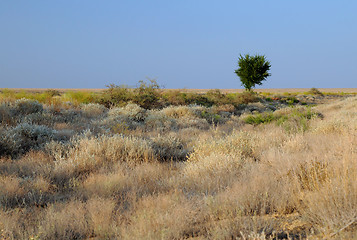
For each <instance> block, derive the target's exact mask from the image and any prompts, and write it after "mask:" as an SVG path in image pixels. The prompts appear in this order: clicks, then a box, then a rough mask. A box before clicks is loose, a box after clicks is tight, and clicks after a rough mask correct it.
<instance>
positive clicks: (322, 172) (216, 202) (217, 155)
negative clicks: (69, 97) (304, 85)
mask: <svg viewBox="0 0 357 240" xmlns="http://www.w3.org/2000/svg"><path fill="white" fill-rule="evenodd" d="M26 104H28V102H26ZM30 104H31V103H30ZM3 108H4V109H3V110H4V111H5V112H6V113H9V114H10V113H11V111H12V110H11V111H10V110H9V109H12V107H11V106H4V107H3ZM356 109H357V98H356V97H354V98H348V99H344V100H339V101H338V102H332V103H330V104H326V105H319V106H317V107H315V108H314V109H313V111H316V112H319V113H321V114H322V115H323V118H312V119H306V122H305V123H304V124H306V125H304V131H300V130H298V131H290V130H287V129H286V128H285V126H283V125H277V124H275V123H267V124H260V125H257V126H251V125H247V124H245V123H244V121H243V120H242V119H243V118H244V116H242V117H238V116H233V117H227V119H225V121H223V122H221V123H220V124H218V125H214V124H212V125H211V124H209V123H208V122H207V119H205V118H204V116H206V115H204V114H203V115H204V116H203V115H202V112H203V110H204V111H206V110H207V108H203V107H196V106H194V107H170V108H166V109H163V110H160V111H159V110H143V109H142V108H140V107H138V106H136V105H129V107H127V108H118V109H112V110H109V111H107V110H106V109H104V108H102V107H100V106H97V105H90V106H80V108H79V109H60V110H59V112H57V113H56V114H57V115H55V114H54V112H47V113H48V114H50V113H51V114H53V116H56V117H54V118H53V119H55V120H53V121H54V122H53V125H51V126H56V128H58V130H63V129H66V130H68V131H72V133H71V137H70V139H62V140H58V138H57V135H56V134H58V133H57V132H53V134H54V135H53V137H52V138H51V139H49V140H46V141H44V142H43V141H42V142H41V145H36V147H33V148H31V146H35V145H33V144H32V145H31V143H33V141H32V140H31V138H24V139H23V141H27V142H26V146H30V149H29V151H27V152H23V153H21V154H20V153H19V154H16V155H13V156H11V155H6V154H5V155H4V156H3V157H2V158H1V159H0V239H88V238H92V239H333V238H335V239H356V235H357V222H356V218H357V181H356V180H357V162H356V161H357V147H356V146H357V111H356ZM41 111H44V112H46V111H48V109H47V107H46V106H44V107H43V109H42V110H41ZM51 111H52V110H51ZM278 113H279V114H282V115H284V114H286V116H287V117H289V116H290V115H288V114H290V113H291V110H284V111H283V110H282V111H279V112H278ZM26 114H27V115H28V113H26ZM212 114H213V113H212ZM4 116H5V117H6V115H4ZM4 119H5V120H4V122H7V120H6V118H4ZM76 119H77V120H78V119H83V123H82V125H80V124H79V123H76V121H77V120H76ZM123 119H125V121H128V126H129V127H128V128H126V129H125V131H124V129H123V131H122V132H121V133H120V134H117V133H115V132H113V130H112V129H111V128H109V127H108V126H110V124H111V123H117V122H118V121H121V120H123ZM129 121H131V122H129ZM201 121H206V122H205V123H204V124H203V123H202V122H201ZM304 121H305V120H304ZM190 122H192V125H190ZM13 124H15V123H13ZM108 124H109V125H108ZM289 124H295V122H294V121H292V122H290V123H289ZM296 124H297V125H296V126H297V127H296V128H294V125H289V126H292V127H293V128H294V129H299V128H298V126H299V125H298V124H299V123H297V122H296ZM15 125H16V124H15ZM51 126H48V128H49V129H52V127H51ZM14 127H16V126H5V125H3V128H4V129H5V128H6V129H7V128H8V129H12V128H14ZM305 127H306V128H305ZM157 128H158V129H157ZM56 131H57V130H56ZM3 134H5V132H4V133H3ZM4 136H6V135H4ZM36 141H37V140H36Z"/></svg>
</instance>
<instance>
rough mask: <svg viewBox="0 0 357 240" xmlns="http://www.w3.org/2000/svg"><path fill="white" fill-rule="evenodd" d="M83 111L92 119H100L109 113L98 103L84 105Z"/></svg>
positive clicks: (82, 106)
mask: <svg viewBox="0 0 357 240" xmlns="http://www.w3.org/2000/svg"><path fill="white" fill-rule="evenodd" d="M81 109H82V112H83V113H84V115H85V116H86V117H91V118H93V117H99V116H101V115H102V114H103V113H105V112H106V111H107V109H106V108H105V107H104V106H103V105H100V104H97V103H88V104H82V105H81Z"/></svg>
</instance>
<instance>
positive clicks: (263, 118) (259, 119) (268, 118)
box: [243, 113, 275, 125]
mask: <svg viewBox="0 0 357 240" xmlns="http://www.w3.org/2000/svg"><path fill="white" fill-rule="evenodd" d="M274 120H275V117H274V115H273V113H259V114H254V115H249V116H247V117H245V118H244V119H243V121H244V122H246V123H248V124H253V125H259V124H262V123H263V124H264V123H270V122H272V121H274Z"/></svg>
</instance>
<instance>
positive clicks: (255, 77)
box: [235, 54, 271, 91]
mask: <svg viewBox="0 0 357 240" xmlns="http://www.w3.org/2000/svg"><path fill="white" fill-rule="evenodd" d="M238 67H239V68H238V69H237V70H235V73H236V74H237V75H238V77H239V78H240V81H241V82H242V86H244V88H245V89H246V90H247V91H251V90H252V88H254V86H255V85H256V84H258V85H262V81H264V80H266V78H267V77H269V76H270V75H271V74H270V73H269V72H268V71H269V70H270V67H271V65H270V62H269V61H267V60H266V58H265V56H260V55H255V56H250V55H249V54H246V55H245V56H242V55H240V57H239V59H238Z"/></svg>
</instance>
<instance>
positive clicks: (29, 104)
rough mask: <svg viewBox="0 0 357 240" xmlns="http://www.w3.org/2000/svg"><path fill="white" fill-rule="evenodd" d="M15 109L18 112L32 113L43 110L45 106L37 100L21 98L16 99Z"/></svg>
mask: <svg viewBox="0 0 357 240" xmlns="http://www.w3.org/2000/svg"><path fill="white" fill-rule="evenodd" d="M14 111H15V113H16V114H23V115H27V114H31V113H39V112H42V111H43V106H42V104H41V103H39V102H38V101H35V100H31V99H26V98H21V99H19V100H16V102H15V106H14Z"/></svg>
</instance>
